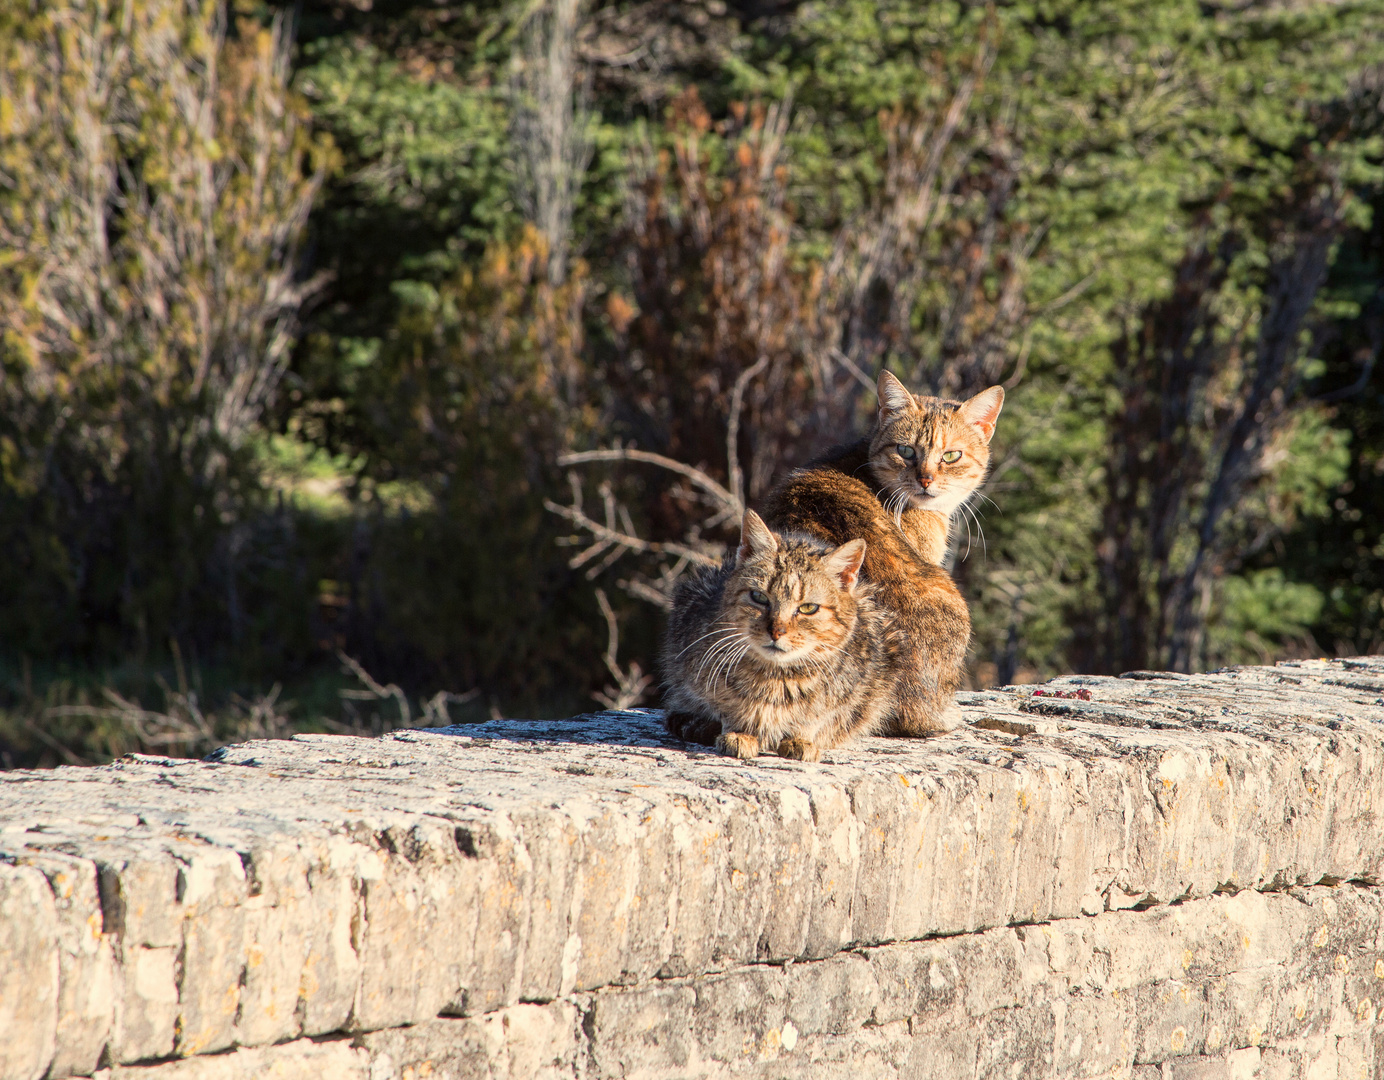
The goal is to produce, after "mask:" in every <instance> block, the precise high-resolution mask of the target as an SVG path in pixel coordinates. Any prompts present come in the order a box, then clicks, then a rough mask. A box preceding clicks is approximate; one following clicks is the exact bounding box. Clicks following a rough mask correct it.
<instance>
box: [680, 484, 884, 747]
mask: <svg viewBox="0 0 1384 1080" xmlns="http://www.w3.org/2000/svg"><path fill="white" fill-rule="evenodd" d="M865 557H866V545H865V542H864V541H863V540H858V539H853V540H847V541H845V542H843V543H841V544H840V545H831V544H823V543H821V542H820V541H818V540H814V539H812V538H810V537H805V536H793V535H787V536H777V535H775V534H774V533H772V532H770V531H769V529H768V527H767V526H766V525H765V524H764V522H763V521H762V520H761V519H760V517H759V515H758V514H756V513H755V512H754V511H753V510H747V511H745V517H744V522H743V525H742V528H741V534H740V546H739V548H738V549H737V550H736V551H735V553H734V554H733V555H731V556H729V557H727V559H726V561H725V562H724V563H723V564H722V566H721V567H720V569H718V570H704V571H702V572H700V573H698V574H695V575H692V576H691V577H689V578H686V579H684V580H683V582H682V583H681V584H679V586H678V588H677V591H676V593H675V594H674V597H673V611H672V614H671V615H670V617H669V620H668V632H667V636H666V638H665V640H664V647H663V677H664V683H665V695H664V702H665V705H666V707H667V710H668V713H667V725H668V729H669V730H670V731H671V732H673V734H675V735H678V736H680V737H682V738H689V739H693V740H694V741H698V742H709V741H710V737H711V736H713V735H715V737H716V746H717V748H718V749H719V750H720V751H721V752H722V753H724V754H728V755H730V756H732V757H741V758H749V757H755V756H756V755H758V754H759V753H760V751H761V750H766V751H770V752H776V753H778V754H780V755H782V756H784V757H791V758H798V759H800V760H806V761H816V760H817V759H818V758H819V757H820V756H821V751H822V750H823V749H825V748H830V747H833V746H839V745H840V744H841V743H843V742H845V741H846V740H848V739H850V738H851V737H852V736H854V735H858V734H864V733H871V732H874V731H876V730H877V729H878V726H879V723H880V720H881V718H882V717H883V715H884V712H885V710H886V709H887V708H888V707H889V705H890V701H891V697H892V689H893V684H894V681H895V679H896V668H897V642H896V638H897V635H895V634H893V633H891V631H890V629H889V627H888V625H887V621H886V619H885V616H884V614H883V613H882V612H881V611H880V610H879V608H878V607H877V606H876V605H875V603H874V600H873V597H872V591H871V589H870V587H869V586H868V585H866V584H864V583H863V582H861V581H860V578H859V572H860V566H861V563H862V561H863V560H864V559H865ZM718 733H719V734H718Z"/></svg>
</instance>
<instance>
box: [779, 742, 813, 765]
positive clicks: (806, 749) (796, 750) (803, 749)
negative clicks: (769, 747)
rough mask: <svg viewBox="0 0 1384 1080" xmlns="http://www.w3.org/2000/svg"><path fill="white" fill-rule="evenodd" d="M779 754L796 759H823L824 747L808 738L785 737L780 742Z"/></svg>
mask: <svg viewBox="0 0 1384 1080" xmlns="http://www.w3.org/2000/svg"><path fill="white" fill-rule="evenodd" d="M778 756H779V757H785V758H792V759H793V760H794V761H821V760H822V748H821V747H820V746H818V745H817V744H816V743H815V742H810V741H808V740H807V739H783V740H781V741H780V742H779V744H778Z"/></svg>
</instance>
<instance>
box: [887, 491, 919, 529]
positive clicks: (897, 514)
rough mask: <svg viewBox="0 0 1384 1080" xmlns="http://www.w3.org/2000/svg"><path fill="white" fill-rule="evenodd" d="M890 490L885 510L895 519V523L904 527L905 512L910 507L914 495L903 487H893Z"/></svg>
mask: <svg viewBox="0 0 1384 1080" xmlns="http://www.w3.org/2000/svg"><path fill="white" fill-rule="evenodd" d="M888 491H889V497H888V499H886V500H885V503H884V511H885V513H887V514H889V515H890V516H891V517H892V518H893V519H894V524H895V525H897V526H898V527H899V528H900V529H902V528H903V512H904V511H905V510H907V509H908V506H909V504H910V503H911V502H912V501H913V496H912V495H911V494H910V493H909V492H908V491H907V490H906V489H904V488H902V487H891V488H889V489H888Z"/></svg>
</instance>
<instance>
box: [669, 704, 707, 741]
mask: <svg viewBox="0 0 1384 1080" xmlns="http://www.w3.org/2000/svg"><path fill="white" fill-rule="evenodd" d="M663 726H664V727H666V728H667V729H668V733H669V734H670V735H675V736H677V737H678V738H679V739H681V740H682V741H683V742H690V743H699V744H701V745H702V746H711V745H712V744H713V743H714V742H715V741H716V736H717V735H719V734H721V718H720V717H719V716H704V715H702V714H700V713H689V712H681V711H680V710H676V709H671V710H669V711H668V712H667V713H666V714H665V715H664V717H663Z"/></svg>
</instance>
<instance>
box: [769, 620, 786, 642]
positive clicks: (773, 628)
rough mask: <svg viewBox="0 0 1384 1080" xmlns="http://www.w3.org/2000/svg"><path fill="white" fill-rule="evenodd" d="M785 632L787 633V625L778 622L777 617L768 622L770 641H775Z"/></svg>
mask: <svg viewBox="0 0 1384 1080" xmlns="http://www.w3.org/2000/svg"><path fill="white" fill-rule="evenodd" d="M786 633H788V627H787V626H785V625H784V624H783V623H781V622H779V621H778V620H777V619H775V620H774V621H773V622H771V623H770V624H769V640H770V641H777V640H778V639H779V638H781V637H783V635H784V634H786Z"/></svg>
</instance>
